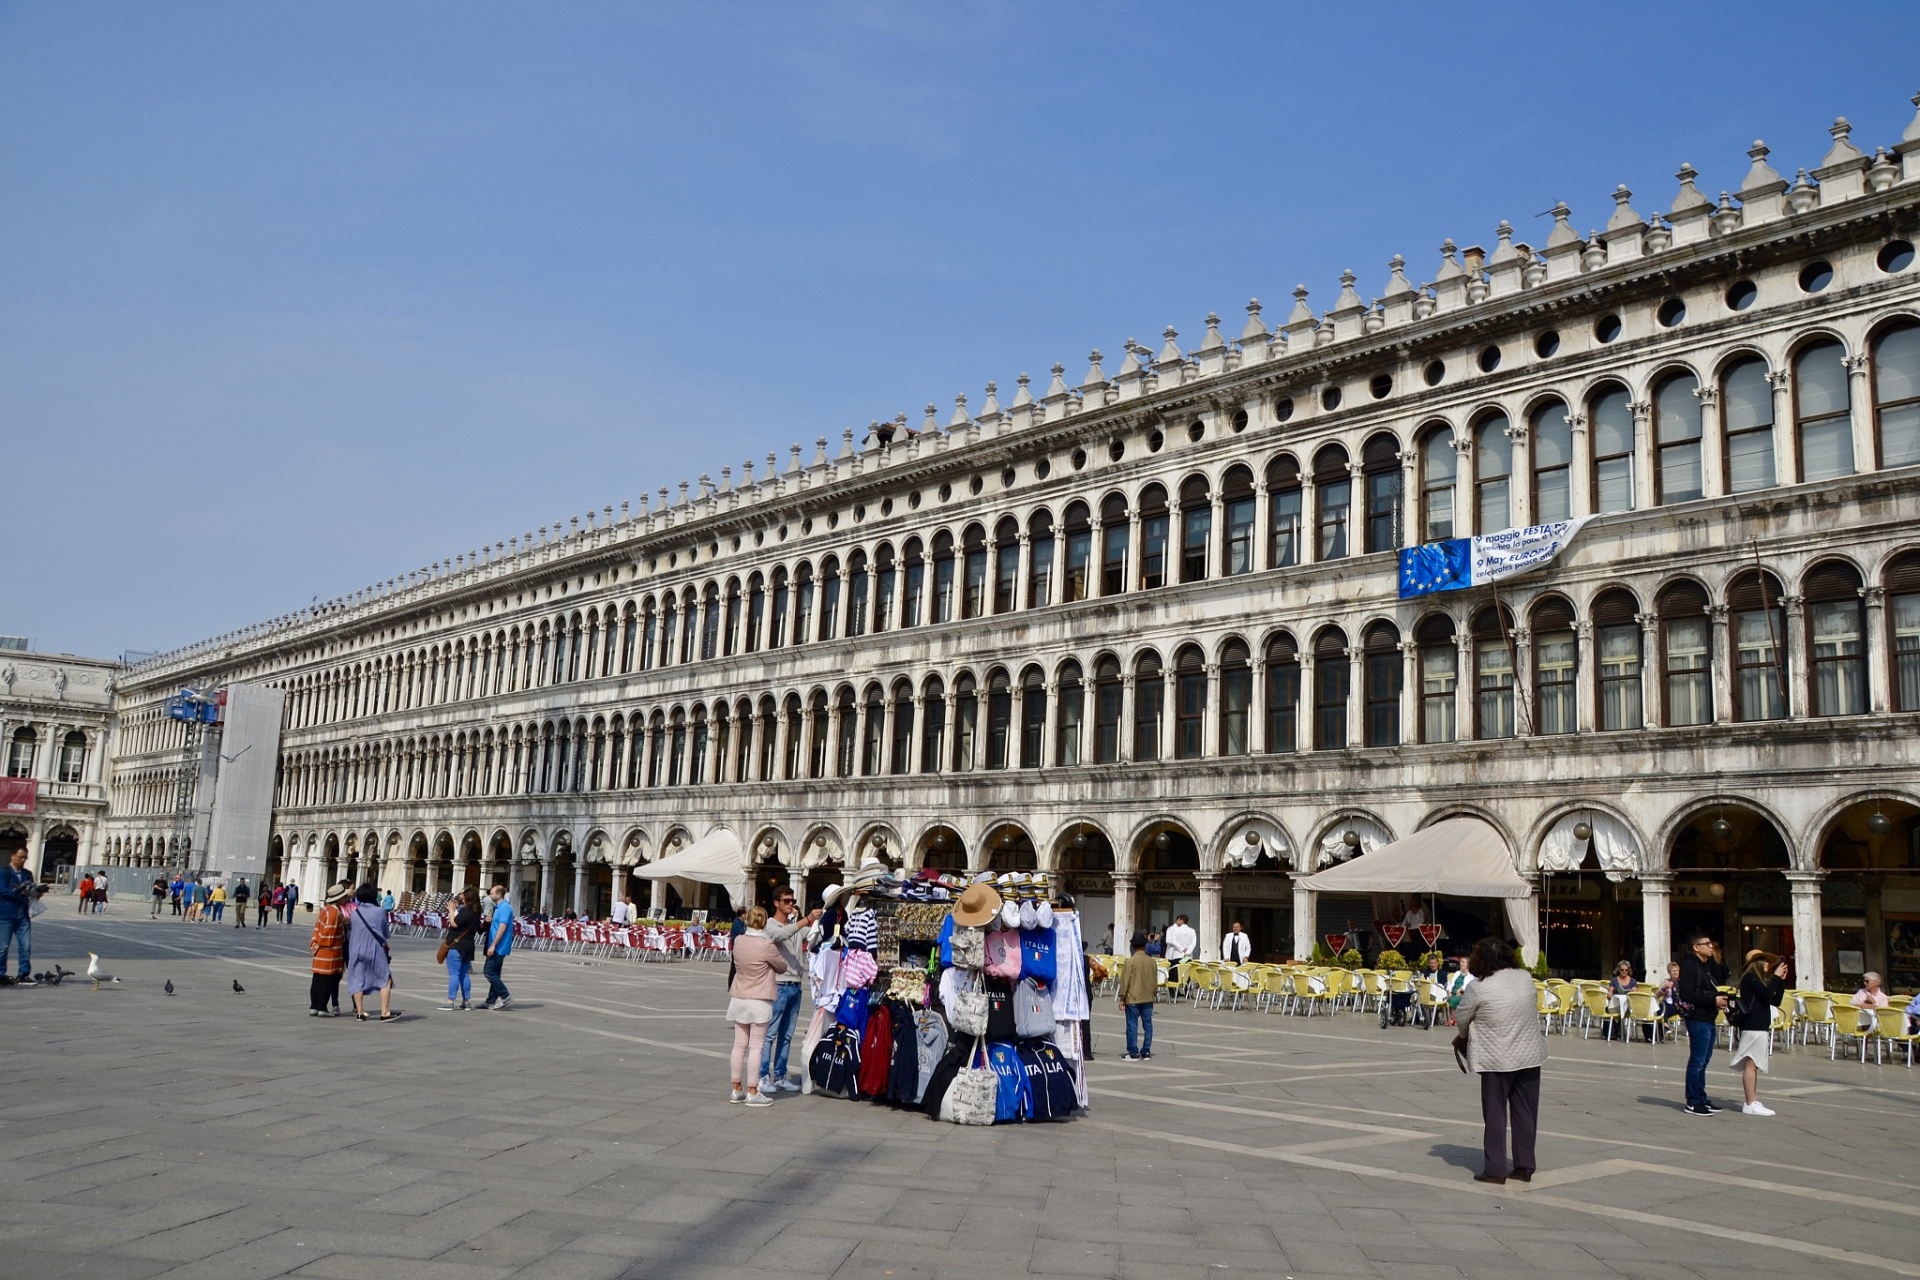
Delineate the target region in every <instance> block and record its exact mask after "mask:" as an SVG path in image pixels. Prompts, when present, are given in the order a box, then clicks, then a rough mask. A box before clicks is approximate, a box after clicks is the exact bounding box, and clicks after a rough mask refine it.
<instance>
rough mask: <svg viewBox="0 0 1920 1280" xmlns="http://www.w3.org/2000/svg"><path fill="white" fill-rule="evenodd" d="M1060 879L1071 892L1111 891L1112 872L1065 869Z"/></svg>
mask: <svg viewBox="0 0 1920 1280" xmlns="http://www.w3.org/2000/svg"><path fill="white" fill-rule="evenodd" d="M1061 879H1062V881H1063V883H1065V884H1066V886H1067V889H1068V891H1069V892H1071V893H1112V892H1113V873H1112V872H1109V871H1067V872H1062V873H1061Z"/></svg>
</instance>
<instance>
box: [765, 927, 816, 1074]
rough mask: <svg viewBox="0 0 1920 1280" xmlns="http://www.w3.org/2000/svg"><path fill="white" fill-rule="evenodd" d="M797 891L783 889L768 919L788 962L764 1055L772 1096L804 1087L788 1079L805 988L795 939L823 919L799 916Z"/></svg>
mask: <svg viewBox="0 0 1920 1280" xmlns="http://www.w3.org/2000/svg"><path fill="white" fill-rule="evenodd" d="M798 910H799V908H798V907H797V906H796V905H795V903H794V897H793V890H791V889H782V890H780V892H779V893H778V894H776V895H774V899H773V914H772V915H770V916H768V917H767V939H768V941H770V942H772V943H773V945H774V947H775V948H776V949H777V950H778V951H779V952H780V958H781V959H782V960H785V961H786V962H787V969H786V972H785V973H780V974H776V975H774V988H773V989H774V996H773V1021H772V1023H771V1024H769V1025H768V1027H767V1047H766V1049H765V1050H764V1051H763V1052H762V1053H761V1055H760V1092H761V1094H763V1095H764V1096H767V1097H772V1096H773V1095H774V1094H776V1093H779V1092H781V1091H782V1090H785V1091H787V1092H790V1093H792V1092H798V1091H799V1089H800V1086H799V1085H797V1084H795V1083H793V1082H792V1081H790V1080H788V1079H787V1054H788V1053H789V1052H790V1051H791V1050H792V1048H793V1024H794V1020H795V1019H796V1018H798V1017H799V1016H800V997H801V995H802V994H803V992H804V987H803V986H802V984H801V981H800V975H801V974H802V973H804V972H806V970H804V969H802V968H801V967H800V955H799V949H798V948H797V947H796V946H795V945H794V939H796V938H798V937H799V936H800V933H801V931H802V930H805V929H810V928H812V927H813V924H814V922H815V921H816V920H818V919H819V918H820V913H819V911H817V910H816V911H814V912H813V913H812V914H811V915H807V916H801V915H798V914H797V912H798Z"/></svg>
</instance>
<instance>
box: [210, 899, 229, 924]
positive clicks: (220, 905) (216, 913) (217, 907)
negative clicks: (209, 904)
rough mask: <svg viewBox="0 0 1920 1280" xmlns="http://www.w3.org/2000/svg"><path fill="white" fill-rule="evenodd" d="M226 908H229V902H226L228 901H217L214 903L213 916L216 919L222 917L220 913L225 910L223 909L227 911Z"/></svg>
mask: <svg viewBox="0 0 1920 1280" xmlns="http://www.w3.org/2000/svg"><path fill="white" fill-rule="evenodd" d="M226 909H227V904H226V903H224V902H216V903H214V904H213V918H214V919H215V920H218V919H219V918H220V913H221V912H223V911H225V910H226Z"/></svg>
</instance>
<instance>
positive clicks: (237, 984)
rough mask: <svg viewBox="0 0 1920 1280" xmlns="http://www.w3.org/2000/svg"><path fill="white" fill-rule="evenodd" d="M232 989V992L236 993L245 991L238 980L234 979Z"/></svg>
mask: <svg viewBox="0 0 1920 1280" xmlns="http://www.w3.org/2000/svg"><path fill="white" fill-rule="evenodd" d="M233 989H234V990H235V991H236V992H242V991H245V990H246V988H245V987H243V986H241V985H240V979H238V978H235V979H234V980H233Z"/></svg>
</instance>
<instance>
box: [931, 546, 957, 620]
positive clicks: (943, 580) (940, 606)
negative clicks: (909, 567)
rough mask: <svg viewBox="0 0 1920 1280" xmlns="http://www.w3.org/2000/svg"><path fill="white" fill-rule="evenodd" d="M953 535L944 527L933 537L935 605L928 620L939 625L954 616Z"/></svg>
mask: <svg viewBox="0 0 1920 1280" xmlns="http://www.w3.org/2000/svg"><path fill="white" fill-rule="evenodd" d="M953 577H954V564H953V535H952V534H951V533H948V532H947V531H946V530H945V529H942V530H941V531H940V532H939V533H938V534H936V535H934V539H933V607H932V609H931V610H930V612H929V614H928V620H929V621H931V622H932V623H934V625H936V626H938V625H939V624H940V623H942V622H952V621H953V618H954V612H953V609H954V599H953V590H954V581H953Z"/></svg>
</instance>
